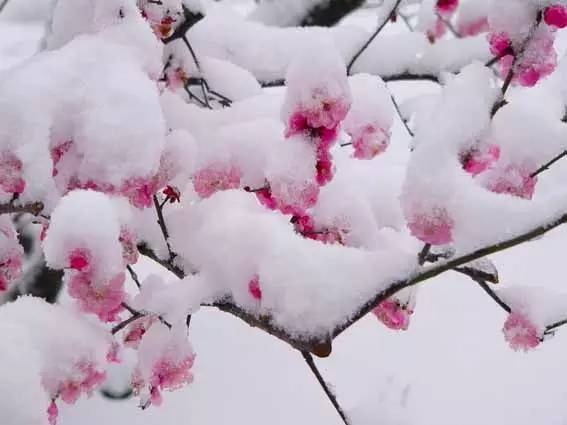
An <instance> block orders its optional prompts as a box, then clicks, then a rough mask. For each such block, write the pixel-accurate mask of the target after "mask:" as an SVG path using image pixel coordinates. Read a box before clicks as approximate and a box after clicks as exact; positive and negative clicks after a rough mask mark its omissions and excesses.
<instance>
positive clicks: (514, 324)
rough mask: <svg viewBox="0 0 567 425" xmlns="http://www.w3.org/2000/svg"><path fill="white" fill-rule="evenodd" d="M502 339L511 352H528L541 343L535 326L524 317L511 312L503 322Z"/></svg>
mask: <svg viewBox="0 0 567 425" xmlns="http://www.w3.org/2000/svg"><path fill="white" fill-rule="evenodd" d="M502 332H504V338H505V339H506V342H508V344H509V345H510V347H511V348H512V349H513V350H516V351H518V350H523V351H528V350H530V349H532V348H535V347H537V346H538V345H539V343H540V342H541V335H540V332H539V331H538V329H537V328H536V326H535V325H534V324H533V323H532V322H531V321H530V320H529V319H528V318H527V317H526V316H525V315H522V314H520V313H517V312H512V313H510V315H509V316H508V318H507V319H506V322H504V328H503V329H502Z"/></svg>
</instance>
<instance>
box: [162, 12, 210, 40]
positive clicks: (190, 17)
mask: <svg viewBox="0 0 567 425" xmlns="http://www.w3.org/2000/svg"><path fill="white" fill-rule="evenodd" d="M203 18H204V16H203V15H202V14H201V13H193V12H191V11H190V10H189V9H188V8H187V7H186V6H183V22H181V24H179V26H178V27H177V28H176V29H175V31H174V32H173V34H172V35H171V36H170V37H168V38H165V39H164V40H162V41H163V44H169V43H171V42H173V41H175V40H177V39H179V38H181V37H183V36H184V35H185V34H186V33H187V31H189V29H190V28H191V27H192V26H193V25H195V24H196V23H197V22H199V21H200V20H201V19H203Z"/></svg>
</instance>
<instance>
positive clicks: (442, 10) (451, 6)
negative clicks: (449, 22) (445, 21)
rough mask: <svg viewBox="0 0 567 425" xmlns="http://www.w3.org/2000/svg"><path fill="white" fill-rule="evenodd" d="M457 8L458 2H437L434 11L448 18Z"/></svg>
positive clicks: (446, 0) (449, 0)
mask: <svg viewBox="0 0 567 425" xmlns="http://www.w3.org/2000/svg"><path fill="white" fill-rule="evenodd" d="M458 6H459V0H437V4H436V9H437V12H438V13H439V14H440V15H442V16H444V17H450V16H451V15H452V14H453V13H455V10H457V7H458Z"/></svg>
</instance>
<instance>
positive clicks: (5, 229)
mask: <svg viewBox="0 0 567 425" xmlns="http://www.w3.org/2000/svg"><path fill="white" fill-rule="evenodd" d="M0 244H1V246H2V247H3V249H2V254H1V255H0V292H3V291H6V290H7V289H8V286H9V284H10V283H12V282H13V281H14V280H16V279H17V278H18V277H20V274H21V272H22V258H23V255H24V249H23V248H22V246H21V245H20V243H19V241H18V236H17V234H16V230H15V229H14V225H13V223H12V221H11V220H10V219H9V218H8V217H6V216H4V217H2V218H1V219H0Z"/></svg>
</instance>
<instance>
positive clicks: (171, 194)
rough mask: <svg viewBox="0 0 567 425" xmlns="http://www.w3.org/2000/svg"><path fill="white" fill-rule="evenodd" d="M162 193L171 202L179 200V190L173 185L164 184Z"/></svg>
mask: <svg viewBox="0 0 567 425" xmlns="http://www.w3.org/2000/svg"><path fill="white" fill-rule="evenodd" d="M163 194H164V195H165V197H166V199H167V200H168V201H169V203H171V204H173V203H174V202H180V201H181V192H180V191H179V189H178V188H176V187H175V186H166V188H165V189H164V190H163Z"/></svg>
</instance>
